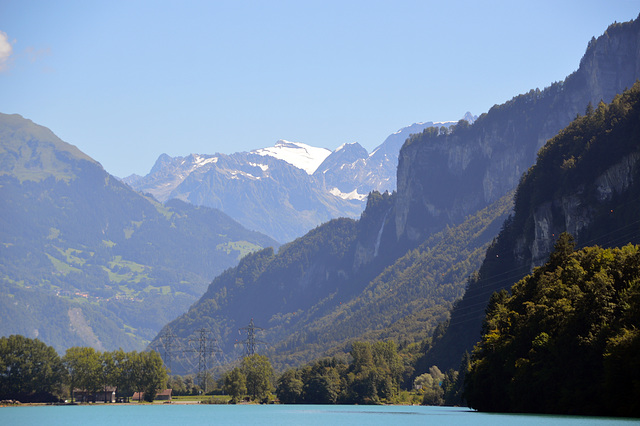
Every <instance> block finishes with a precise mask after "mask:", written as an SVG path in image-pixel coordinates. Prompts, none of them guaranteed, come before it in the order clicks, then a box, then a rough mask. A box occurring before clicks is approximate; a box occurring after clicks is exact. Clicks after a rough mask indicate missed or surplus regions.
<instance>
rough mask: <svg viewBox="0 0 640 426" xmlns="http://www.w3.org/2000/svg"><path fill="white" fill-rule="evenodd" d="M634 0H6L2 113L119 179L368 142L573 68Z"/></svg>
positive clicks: (1, 9) (544, 82)
mask: <svg viewBox="0 0 640 426" xmlns="http://www.w3.org/2000/svg"><path fill="white" fill-rule="evenodd" d="M639 12H640V2H638V1H626V0H613V1H581V2H574V1H567V2H565V1H529V2H513V1H486V2H476V1H449V2H444V1H441V2H434V1H403V0H395V1H332V0H324V1H280V0H273V1H184V2H178V1H146V0H136V1H119V0H116V1H109V2H107V1H66V0H61V1H33V0H19V1H14V0H0V93H1V95H0V112H2V113H5V114H14V113H17V114H20V115H22V116H23V117H25V118H28V119H31V120H33V121H34V122H36V123H38V124H41V125H43V126H46V127H48V128H50V129H51V130H52V131H53V132H54V133H55V134H56V135H58V136H59V137H60V138H61V139H62V140H64V141H65V142H68V143H71V144H73V145H76V146H77V147H78V148H80V149H81V150H82V151H84V152H85V153H87V154H88V155H90V156H91V157H93V158H94V159H95V160H97V161H99V162H100V163H101V164H102V165H103V167H104V168H105V169H106V170H107V171H108V172H109V173H112V174H114V175H116V176H119V177H124V176H128V175H130V174H132V173H137V174H140V175H145V174H147V173H148V172H149V170H150V168H151V167H152V165H153V164H154V162H155V160H156V159H157V157H158V156H159V155H160V154H162V153H167V154H169V155H172V156H179V155H180V156H184V155H189V154H191V153H198V154H214V153H226V154H230V153H233V152H239V151H250V150H253V149H257V148H262V147H266V146H272V145H273V144H274V143H275V142H276V141H277V140H278V139H286V140H290V141H296V142H302V143H306V144H309V145H313V146H317V147H324V148H328V149H331V150H333V149H335V148H337V147H338V146H340V145H341V144H343V143H347V142H359V143H360V144H361V145H362V146H364V147H365V148H366V149H367V150H368V151H370V152H371V150H373V149H374V148H375V147H376V146H377V145H379V144H380V143H382V142H383V140H384V139H385V138H386V136H388V135H389V134H391V133H393V132H395V131H397V130H398V129H400V128H401V127H404V126H408V125H410V124H412V123H415V122H421V121H447V120H458V119H460V118H462V116H463V115H464V114H465V112H466V111H470V112H472V113H473V114H475V115H479V114H481V113H483V112H487V111H488V110H489V109H490V108H491V107H492V106H493V105H495V104H500V103H503V102H505V101H507V100H509V99H511V98H512V97H513V96H516V95H518V94H521V93H526V92H527V91H529V90H530V89H535V88H540V89H543V88H544V87H547V86H549V85H550V84H551V83H553V82H555V81H560V80H562V79H564V78H565V77H566V76H567V75H569V74H570V73H572V72H573V71H575V70H576V69H577V68H578V65H579V61H580V58H581V57H582V55H583V54H584V52H585V50H586V47H587V43H588V42H589V40H590V39H591V38H592V37H598V36H600V35H601V34H602V33H604V31H605V30H606V29H607V27H608V26H609V25H610V24H612V23H614V22H626V21H629V20H632V19H635V18H636V17H637V16H638V13H639Z"/></svg>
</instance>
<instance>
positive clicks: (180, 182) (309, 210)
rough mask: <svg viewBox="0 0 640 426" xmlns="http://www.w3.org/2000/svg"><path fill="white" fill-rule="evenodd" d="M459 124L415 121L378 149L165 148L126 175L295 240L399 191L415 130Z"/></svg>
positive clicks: (163, 195)
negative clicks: (177, 151)
mask: <svg viewBox="0 0 640 426" xmlns="http://www.w3.org/2000/svg"><path fill="white" fill-rule="evenodd" d="M475 118H476V117H474V116H473V115H471V113H467V114H466V115H465V117H464V119H465V120H467V121H469V122H470V123H472V122H473V120H474V119H475ZM454 123H455V122H437V123H434V122H424V123H414V124H412V125H411V126H407V127H404V128H402V129H400V130H398V131H397V132H395V133H394V134H392V135H390V136H389V137H387V139H386V140H385V141H384V142H383V143H382V144H381V145H380V146H378V147H377V148H376V149H374V150H373V151H372V152H371V154H369V153H368V152H367V150H366V149H364V148H363V147H362V146H361V145H360V144H358V143H357V142H354V143H348V144H343V145H341V146H340V147H338V148H337V149H335V150H334V151H330V150H328V149H326V148H317V147H312V146H309V145H306V144H304V143H300V142H289V141H285V140H279V141H277V142H276V144H275V145H274V146H272V147H267V148H261V149H256V150H253V151H251V152H238V153H233V154H229V155H225V154H191V155H189V156H186V157H170V156H168V155H166V154H162V155H160V157H158V160H157V161H156V163H155V165H154V166H153V167H152V169H151V171H150V172H149V174H147V175H146V176H144V177H143V176H138V175H131V176H128V177H126V178H124V179H123V181H124V182H126V183H127V184H128V185H130V186H131V187H132V188H134V189H136V190H138V191H141V192H143V193H149V194H151V195H153V196H154V197H155V198H156V199H157V200H159V201H161V202H165V201H167V200H170V199H174V198H176V199H180V200H183V201H186V202H189V203H191V204H194V205H199V206H200V205H201V206H207V207H212V208H216V209H220V210H221V211H223V212H225V213H227V214H228V215H229V216H231V217H233V218H234V219H235V220H237V221H238V222H240V223H241V224H243V225H244V226H245V227H247V228H248V229H253V230H257V231H259V232H262V233H264V234H267V235H269V236H271V237H272V238H274V239H276V240H277V241H280V242H287V241H292V240H294V239H295V238H297V237H300V236H302V235H304V234H305V233H306V232H307V231H309V230H310V229H313V228H315V227H316V226H318V225H320V224H322V223H324V222H327V221H329V220H331V219H334V218H337V217H350V218H356V217H358V216H359V215H360V213H362V210H363V209H364V206H365V201H366V196H367V194H368V193H369V192H371V191H373V190H377V191H381V192H384V191H393V190H395V186H396V166H397V163H398V154H399V153H400V147H401V146H402V143H404V141H405V140H406V139H407V138H408V137H409V136H410V135H411V134H413V133H419V132H421V131H422V130H423V129H425V128H427V127H431V126H438V127H445V128H446V127H449V126H451V125H452V124H454Z"/></svg>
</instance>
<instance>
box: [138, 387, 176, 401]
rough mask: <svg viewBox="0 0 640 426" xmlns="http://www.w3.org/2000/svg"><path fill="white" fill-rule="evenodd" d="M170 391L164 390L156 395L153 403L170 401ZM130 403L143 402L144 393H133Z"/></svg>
mask: <svg viewBox="0 0 640 426" xmlns="http://www.w3.org/2000/svg"><path fill="white" fill-rule="evenodd" d="M171 393H172V390H171V389H165V390H163V391H160V392H158V393H157V394H156V397H155V398H154V401H171ZM131 400H132V401H142V400H144V392H135V393H134V394H133V396H132V397H131Z"/></svg>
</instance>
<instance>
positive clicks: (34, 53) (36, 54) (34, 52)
mask: <svg viewBox="0 0 640 426" xmlns="http://www.w3.org/2000/svg"><path fill="white" fill-rule="evenodd" d="M24 52H25V53H26V54H27V57H28V58H29V62H31V63H34V62H36V61H38V60H39V59H41V58H42V57H44V56H48V55H50V54H51V48H49V47H45V48H42V49H36V48H35V47H31V46H28V47H27V48H26V49H24Z"/></svg>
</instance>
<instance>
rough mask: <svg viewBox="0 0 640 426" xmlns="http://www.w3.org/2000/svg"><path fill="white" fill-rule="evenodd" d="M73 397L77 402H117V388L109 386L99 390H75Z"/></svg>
mask: <svg viewBox="0 0 640 426" xmlns="http://www.w3.org/2000/svg"><path fill="white" fill-rule="evenodd" d="M73 399H74V400H75V401H76V402H112V403H113V402H116V388H115V387H112V386H107V387H106V388H105V389H102V390H99V391H97V392H89V391H86V390H82V389H74V390H73Z"/></svg>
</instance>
